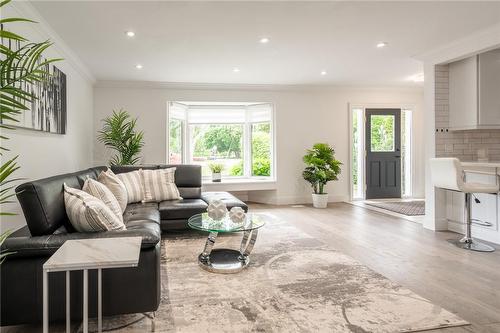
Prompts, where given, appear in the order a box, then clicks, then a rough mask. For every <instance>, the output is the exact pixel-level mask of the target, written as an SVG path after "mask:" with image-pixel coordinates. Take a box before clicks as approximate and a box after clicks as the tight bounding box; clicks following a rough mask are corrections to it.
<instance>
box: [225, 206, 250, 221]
mask: <svg viewBox="0 0 500 333" xmlns="http://www.w3.org/2000/svg"><path fill="white" fill-rule="evenodd" d="M245 217H246V214H245V211H244V210H243V208H241V207H233V208H231V210H230V211H229V218H230V219H231V221H233V222H234V223H238V224H239V223H243V222H244V221H245Z"/></svg>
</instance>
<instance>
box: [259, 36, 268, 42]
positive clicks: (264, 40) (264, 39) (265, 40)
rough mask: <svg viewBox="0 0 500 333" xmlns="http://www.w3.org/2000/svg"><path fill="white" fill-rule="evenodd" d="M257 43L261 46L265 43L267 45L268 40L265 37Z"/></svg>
mask: <svg viewBox="0 0 500 333" xmlns="http://www.w3.org/2000/svg"><path fill="white" fill-rule="evenodd" d="M259 42H260V43H261V44H267V43H269V38H267V37H262V38H261V39H260V41H259Z"/></svg>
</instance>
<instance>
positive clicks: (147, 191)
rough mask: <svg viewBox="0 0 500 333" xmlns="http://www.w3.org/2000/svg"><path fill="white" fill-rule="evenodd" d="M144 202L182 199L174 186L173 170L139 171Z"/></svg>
mask: <svg viewBox="0 0 500 333" xmlns="http://www.w3.org/2000/svg"><path fill="white" fill-rule="evenodd" d="M141 174H142V181H143V184H144V202H160V201H165V200H176V199H182V198H181V195H180V193H179V189H178V188H177V186H176V185H175V168H168V169H158V170H141Z"/></svg>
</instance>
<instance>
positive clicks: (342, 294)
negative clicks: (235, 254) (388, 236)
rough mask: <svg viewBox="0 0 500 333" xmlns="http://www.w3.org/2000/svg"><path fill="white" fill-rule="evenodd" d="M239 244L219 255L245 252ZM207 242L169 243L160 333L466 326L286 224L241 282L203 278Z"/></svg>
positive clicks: (269, 235)
mask: <svg viewBox="0 0 500 333" xmlns="http://www.w3.org/2000/svg"><path fill="white" fill-rule="evenodd" d="M240 236H241V235H238V234H231V235H228V236H219V238H218V239H217V241H216V244H215V246H216V247H229V248H238V247H239V241H240ZM205 239H206V235H205V234H199V233H194V232H191V233H188V234H178V235H172V234H167V235H166V236H165V238H164V239H163V244H162V245H163V251H164V252H163V256H162V299H161V305H160V307H159V309H158V311H157V313H156V320H155V326H156V331H157V332H190V333H191V332H193V333H194V332H356V333H364V332H414V331H420V330H426V329H434V328H442V327H450V326H461V325H466V324H467V322H466V321H464V320H462V319H461V318H459V317H458V316H456V315H455V314H453V313H450V312H449V311H446V310H444V309H443V308H441V307H439V306H438V305H435V304H433V303H431V302H430V301H429V300H426V299H424V298H422V297H420V296H418V295H416V294H415V293H413V292H412V291H410V290H408V289H406V288H403V287H401V286H399V285H397V284H395V283H393V282H391V281H390V280H389V279H387V278H385V277H384V276H382V275H380V274H378V273H376V272H374V271H372V270H370V269H369V268H367V267H366V266H364V265H362V264H361V263H359V262H358V261H356V260H354V259H353V258H351V257H349V256H347V255H344V254H342V253H340V252H338V251H335V250H334V249H332V248H329V247H328V246H326V245H325V244H324V243H322V242H321V241H319V240H317V239H315V238H313V237H310V236H308V235H307V234H305V233H303V232H302V231H300V230H298V229H296V228H295V227H293V226H291V225H290V224H288V223H286V222H284V221H278V220H275V221H273V222H272V223H268V224H267V225H266V226H264V227H263V228H262V229H260V232H259V237H258V238H257V243H256V244H255V248H254V251H253V253H252V254H251V264H250V265H249V267H247V269H245V270H244V271H242V272H240V273H237V274H228V275H224V274H214V273H209V272H206V271H204V270H202V269H201V268H200V267H198V264H197V255H198V254H199V252H200V251H201V250H202V248H203V246H204V243H205ZM137 316H138V317H137V318H138V319H137V320H134V318H131V316H119V317H114V318H106V320H105V322H104V324H105V327H117V326H118V327H119V326H120V324H124V323H127V322H131V323H132V324H130V325H128V326H126V327H124V328H123V329H120V330H119V332H146V331H148V330H150V325H151V322H150V320H149V318H147V317H142V320H141V317H140V316H142V315H137Z"/></svg>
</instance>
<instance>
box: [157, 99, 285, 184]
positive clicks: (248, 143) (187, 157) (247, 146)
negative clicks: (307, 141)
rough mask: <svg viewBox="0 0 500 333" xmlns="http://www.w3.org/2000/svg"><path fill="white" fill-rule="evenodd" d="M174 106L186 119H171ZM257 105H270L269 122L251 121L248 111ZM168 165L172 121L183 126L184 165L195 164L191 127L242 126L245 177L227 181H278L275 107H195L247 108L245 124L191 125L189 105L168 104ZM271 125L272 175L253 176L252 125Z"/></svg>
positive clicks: (209, 123)
mask: <svg viewBox="0 0 500 333" xmlns="http://www.w3.org/2000/svg"><path fill="white" fill-rule="evenodd" d="M172 104H176V105H177V106H178V107H179V106H181V108H182V109H183V112H185V119H180V118H171V117H170V111H169V110H170V106H172ZM257 105H269V108H270V110H269V111H270V117H269V120H268V121H251V119H250V111H249V110H248V108H249V107H251V106H257ZM167 106H168V107H167V124H168V126H167V163H169V162H170V120H171V119H176V120H180V121H181V124H182V126H181V127H182V128H181V131H182V133H183V135H182V149H181V150H182V159H181V160H182V163H183V164H187V163H189V164H194V163H193V160H192V159H193V156H192V153H191V144H192V142H191V131H192V129H191V126H192V125H242V127H243V138H242V145H243V147H242V159H243V175H242V176H224V178H226V179H234V180H243V179H253V180H266V181H269V180H273V181H274V180H276V177H275V175H276V172H275V170H276V165H275V162H276V156H275V155H276V149H275V146H276V144H275V142H276V139H275V138H276V133H275V125H274V122H275V113H274V105H273V104H272V103H255V104H248V105H243V104H240V105H238V104H235V105H231V106H228V105H217V104H216V103H213V105H202V106H201V105H196V106H195V107H196V108H197V109H200V108H204V109H221V108H224V109H226V108H227V109H231V108H242V107H244V108H245V122H230V123H217V122H203V123H198V122H196V123H189V116H188V112H189V105H185V104H182V103H181V102H168V104H167ZM266 123H269V130H270V149H269V150H270V157H269V159H270V163H271V165H270V175H269V176H253V175H252V162H253V157H252V139H253V138H252V135H253V133H252V125H254V124H266ZM202 178H203V180H208V179H210V177H209V176H203V177H202Z"/></svg>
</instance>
